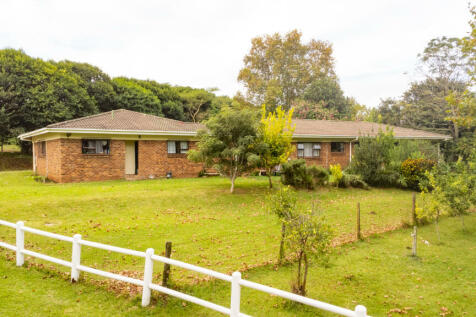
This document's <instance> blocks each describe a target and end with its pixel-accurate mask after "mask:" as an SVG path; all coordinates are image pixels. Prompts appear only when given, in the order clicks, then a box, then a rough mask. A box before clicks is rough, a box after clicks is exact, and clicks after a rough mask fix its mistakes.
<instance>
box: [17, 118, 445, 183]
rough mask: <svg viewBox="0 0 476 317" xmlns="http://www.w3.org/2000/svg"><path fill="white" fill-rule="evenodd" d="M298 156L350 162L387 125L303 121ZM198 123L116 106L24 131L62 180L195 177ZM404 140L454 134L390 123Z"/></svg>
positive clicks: (37, 163)
mask: <svg viewBox="0 0 476 317" xmlns="http://www.w3.org/2000/svg"><path fill="white" fill-rule="evenodd" d="M293 122H294V123H295V125H296V128H295V131H294V136H293V141H294V142H293V143H294V144H295V147H296V151H295V152H294V153H293V155H292V157H293V158H304V159H305V160H306V161H307V162H308V163H309V164H317V165H321V166H325V167H328V166H329V165H330V164H336V163H340V164H341V166H347V165H348V164H349V162H350V161H351V159H352V151H353V144H355V142H358V138H359V136H367V135H370V136H375V135H376V134H377V133H378V132H379V131H380V130H384V131H385V130H386V129H387V128H388V126H386V125H383V124H378V123H371V122H353V121H331V120H301V119H295V120H293ZM203 128H204V126H203V125H201V124H199V123H191V122H181V121H177V120H172V119H166V118H162V117H157V116H153V115H148V114H143V113H139V112H134V111H129V110H124V109H120V110H113V111H110V112H105V113H100V114H97V115H92V116H88V117H83V118H78V119H74V120H69V121H64V122H59V123H55V124H50V125H48V126H46V127H45V128H42V129H38V130H35V131H32V132H28V133H24V134H22V135H20V136H19V138H20V139H21V140H24V141H31V142H32V143H33V170H34V172H35V173H37V174H38V175H41V176H44V177H47V178H48V179H50V180H52V181H55V182H59V183H66V182H83V181H100V180H110V179H122V178H125V179H145V178H158V177H166V176H167V175H168V176H169V177H170V176H171V177H195V176H197V175H198V173H199V172H200V171H201V170H202V169H203V165H202V164H200V163H193V162H191V161H189V160H188V159H187V152H188V151H189V150H190V149H193V148H195V147H196V143H197V131H198V130H200V129H203ZM390 128H391V129H393V133H394V136H395V137H396V138H400V139H428V140H446V139H449V138H450V137H449V136H446V135H442V134H437V133H431V132H426V131H420V130H414V129H406V128H401V127H390Z"/></svg>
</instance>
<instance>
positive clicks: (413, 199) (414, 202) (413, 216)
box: [412, 193, 418, 226]
mask: <svg viewBox="0 0 476 317" xmlns="http://www.w3.org/2000/svg"><path fill="white" fill-rule="evenodd" d="M412 224H413V225H414V226H417V225H418V219H417V215H416V194H415V193H413V194H412Z"/></svg>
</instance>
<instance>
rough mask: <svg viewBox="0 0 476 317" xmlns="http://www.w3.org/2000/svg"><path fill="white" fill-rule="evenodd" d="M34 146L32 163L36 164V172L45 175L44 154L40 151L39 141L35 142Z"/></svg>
mask: <svg viewBox="0 0 476 317" xmlns="http://www.w3.org/2000/svg"><path fill="white" fill-rule="evenodd" d="M34 147H35V150H34V154H35V159H34V160H33V162H34V163H33V164H35V165H36V173H37V174H38V175H41V176H45V177H46V156H43V155H42V154H41V153H40V142H36V143H35V144H34Z"/></svg>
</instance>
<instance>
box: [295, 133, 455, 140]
mask: <svg viewBox="0 0 476 317" xmlns="http://www.w3.org/2000/svg"><path fill="white" fill-rule="evenodd" d="M359 137H362V135H324V134H294V135H293V138H303V139H356V138H359ZM394 138H395V139H412V140H444V141H447V140H451V139H452V137H451V136H448V135H441V136H394Z"/></svg>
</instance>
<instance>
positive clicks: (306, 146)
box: [304, 143, 312, 157]
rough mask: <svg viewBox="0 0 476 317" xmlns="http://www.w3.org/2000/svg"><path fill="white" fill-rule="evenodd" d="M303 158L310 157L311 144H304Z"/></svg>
mask: <svg viewBox="0 0 476 317" xmlns="http://www.w3.org/2000/svg"><path fill="white" fill-rule="evenodd" d="M304 156H305V157H311V156H312V143H304Z"/></svg>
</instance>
